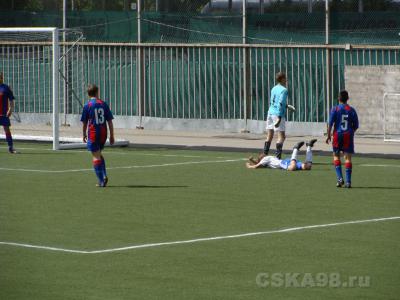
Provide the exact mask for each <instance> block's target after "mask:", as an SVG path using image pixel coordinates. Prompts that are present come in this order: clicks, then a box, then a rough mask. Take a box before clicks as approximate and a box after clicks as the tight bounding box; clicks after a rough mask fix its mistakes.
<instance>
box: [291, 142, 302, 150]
mask: <svg viewBox="0 0 400 300" xmlns="http://www.w3.org/2000/svg"><path fill="white" fill-rule="evenodd" d="M303 145H304V141H301V142H298V143H297V144H296V145H294V147H293V149H297V150H300V148H301V147H303Z"/></svg>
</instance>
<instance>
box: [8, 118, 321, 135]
mask: <svg viewBox="0 0 400 300" xmlns="http://www.w3.org/2000/svg"><path fill="white" fill-rule="evenodd" d="M20 117H21V121H22V125H27V124H29V125H32V126H34V125H45V124H47V125H50V124H51V122H52V115H51V114H24V113H20ZM60 121H61V122H63V121H64V115H60ZM11 122H12V123H13V124H15V123H16V122H15V121H14V120H11ZM67 124H69V125H70V126H71V127H76V126H81V123H80V116H79V115H67ZM139 124H140V118H139V117H123V116H115V119H114V127H115V128H116V129H118V128H124V129H129V128H132V129H134V128H136V126H139ZM265 125H266V123H265V122H264V121H255V120H249V121H248V124H247V129H248V130H249V131H250V132H251V133H255V134H262V133H264V131H265ZM142 126H143V127H144V129H145V130H146V129H147V130H178V131H203V132H204V131H214V132H229V133H238V132H240V131H241V130H243V129H245V127H246V124H245V122H244V120H216V119H207V120H199V119H166V118H150V117H143V118H142ZM325 131H326V124H325V123H315V122H314V123H313V122H309V123H303V122H287V123H286V133H287V134H288V135H292V136H303V135H313V136H322V135H323V133H324V132H325Z"/></svg>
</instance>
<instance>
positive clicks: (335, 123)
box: [326, 90, 358, 188]
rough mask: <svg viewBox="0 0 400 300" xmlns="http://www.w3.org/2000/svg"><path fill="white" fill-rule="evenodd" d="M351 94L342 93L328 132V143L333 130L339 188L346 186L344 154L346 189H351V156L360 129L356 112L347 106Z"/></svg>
mask: <svg viewBox="0 0 400 300" xmlns="http://www.w3.org/2000/svg"><path fill="white" fill-rule="evenodd" d="M347 100H349V94H348V92H347V91H345V90H343V91H341V92H340V96H339V105H337V106H335V107H334V108H332V111H331V114H330V117H329V125H328V132H327V135H328V137H327V139H326V143H327V144H329V142H330V141H331V139H332V128H333V141H332V148H333V163H334V165H335V170H336V176H337V184H336V186H337V187H342V186H343V184H344V181H343V175H342V162H341V157H340V153H341V152H343V154H344V159H345V167H346V183H345V187H346V188H351V173H352V169H353V165H352V163H351V156H352V154H353V153H354V133H355V132H356V131H357V129H358V117H357V112H356V110H355V109H354V108H353V107H351V106H350V105H348V104H347Z"/></svg>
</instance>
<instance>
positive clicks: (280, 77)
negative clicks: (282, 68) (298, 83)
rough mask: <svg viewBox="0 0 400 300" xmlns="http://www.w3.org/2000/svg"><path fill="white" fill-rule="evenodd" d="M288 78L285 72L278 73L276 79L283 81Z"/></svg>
mask: <svg viewBox="0 0 400 300" xmlns="http://www.w3.org/2000/svg"><path fill="white" fill-rule="evenodd" d="M285 79H286V74H285V73H283V72H278V73H276V81H277V82H279V83H282V81H284V80H285Z"/></svg>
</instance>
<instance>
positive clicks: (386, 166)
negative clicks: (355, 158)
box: [359, 164, 400, 168]
mask: <svg viewBox="0 0 400 300" xmlns="http://www.w3.org/2000/svg"><path fill="white" fill-rule="evenodd" d="M359 166H360V167H382V168H400V165H372V164H361V165H359Z"/></svg>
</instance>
